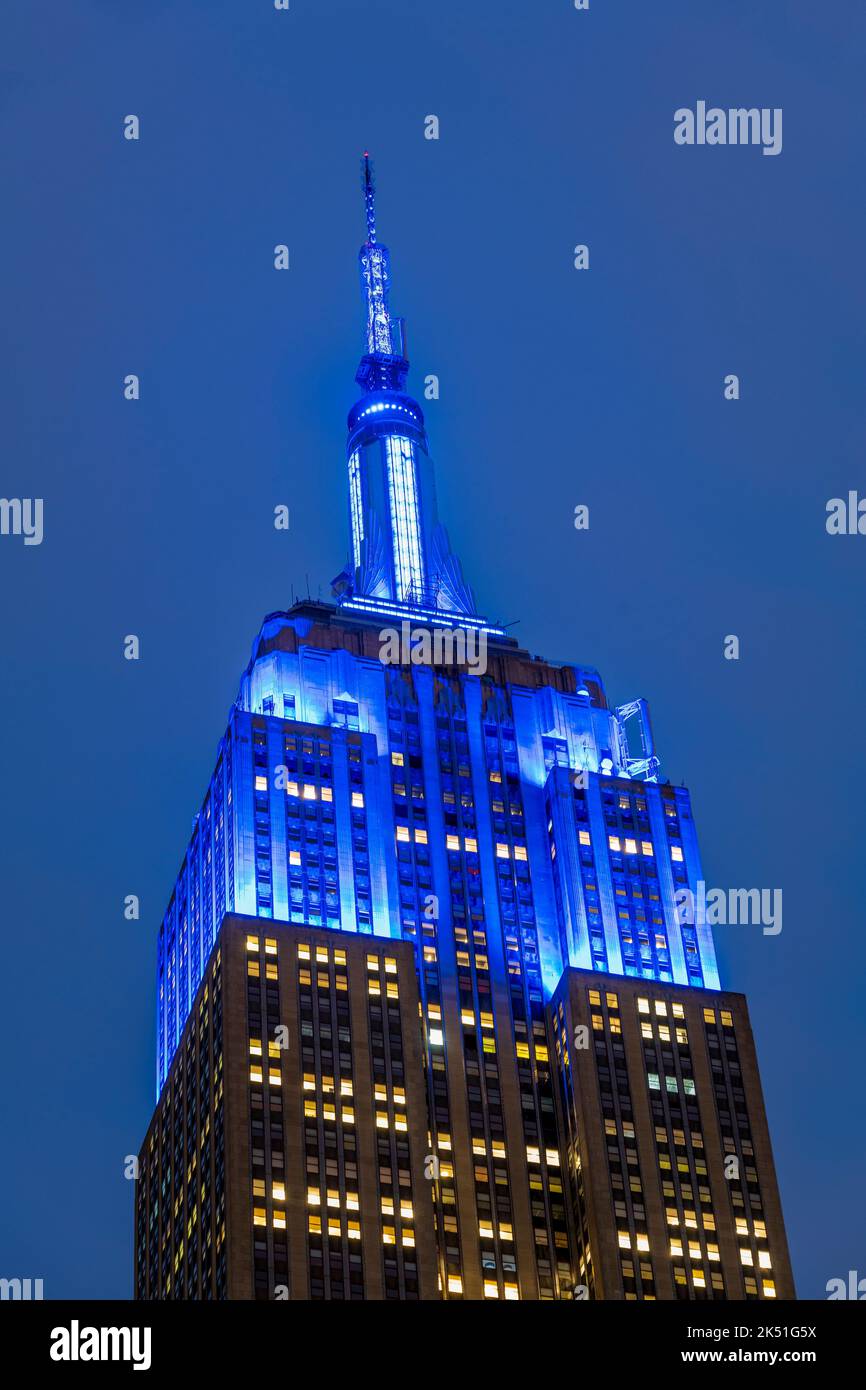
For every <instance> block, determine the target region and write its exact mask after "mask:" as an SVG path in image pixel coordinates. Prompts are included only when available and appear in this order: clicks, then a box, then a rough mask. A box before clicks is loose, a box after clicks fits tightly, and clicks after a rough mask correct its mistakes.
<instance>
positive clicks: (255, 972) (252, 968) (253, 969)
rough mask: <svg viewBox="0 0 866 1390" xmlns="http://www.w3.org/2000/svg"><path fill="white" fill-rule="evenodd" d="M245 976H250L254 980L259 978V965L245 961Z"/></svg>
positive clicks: (256, 962) (252, 961)
mask: <svg viewBox="0 0 866 1390" xmlns="http://www.w3.org/2000/svg"><path fill="white" fill-rule="evenodd" d="M247 974H248V975H250V976H251V977H252V978H253V979H254V980H257V979H258V978H259V975H260V974H261V971H260V970H259V963H258V961H257V960H248V961H247Z"/></svg>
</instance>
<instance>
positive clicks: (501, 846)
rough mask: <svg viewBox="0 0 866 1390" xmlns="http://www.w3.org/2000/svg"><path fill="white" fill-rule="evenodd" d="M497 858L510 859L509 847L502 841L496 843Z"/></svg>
mask: <svg viewBox="0 0 866 1390" xmlns="http://www.w3.org/2000/svg"><path fill="white" fill-rule="evenodd" d="M496 858H497V859H508V858H509V852H508V845H507V844H505V843H504V842H503V841H502V840H497V842H496Z"/></svg>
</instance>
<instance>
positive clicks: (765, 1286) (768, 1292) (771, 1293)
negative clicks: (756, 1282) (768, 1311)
mask: <svg viewBox="0 0 866 1390" xmlns="http://www.w3.org/2000/svg"><path fill="white" fill-rule="evenodd" d="M761 1289H762V1291H763V1294H764V1297H765V1298H775V1297H776V1285H775V1284H774V1283H773V1281H772V1279H764V1281H763V1282H762V1284H761Z"/></svg>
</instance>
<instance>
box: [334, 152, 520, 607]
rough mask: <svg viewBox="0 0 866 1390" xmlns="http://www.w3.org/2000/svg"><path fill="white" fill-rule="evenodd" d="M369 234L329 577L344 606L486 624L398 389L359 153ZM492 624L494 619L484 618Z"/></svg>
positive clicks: (399, 328)
mask: <svg viewBox="0 0 866 1390" xmlns="http://www.w3.org/2000/svg"><path fill="white" fill-rule="evenodd" d="M361 187H362V189H363V192H364V215H365V220H366V224H367V235H366V239H365V241H364V244H363V246H362V247H361V250H360V252H359V253H358V260H359V264H360V271H361V289H362V291H363V294H364V308H365V325H364V355H363V357H362V358H361V363H360V366H359V367H358V371H357V373H356V375H355V380H356V381H357V383H358V385H359V386H360V387H361V392H362V394H361V398H360V400H358V401H356V402H355V404H354V406H353V407H352V409H351V410H350V412H349V420H348V425H349V437H348V441H347V461H348V473H349V520H350V534H351V538H352V544H351V555H350V559H349V563H348V565H347V567H346V569H345V570H343V571H342V573H341V574H339V575H337V578H336V579H335V580H334V593H335V594H336V595H337V597H339V599H340V603H341V605H342V606H343V607H345V608H346V609H349V610H351V609H357V610H358V611H359V612H363V613H365V614H367V615H372V614H376V615H378V616H380V617H383V616H387V617H389V618H392V619H393V618H395V617H398V616H400V617H402V616H408V615H409V614H412V615H413V616H416V617H422V618H424V619H427V620H429V619H431V618H435V619H436V620H437V621H447V622H450V623H451V624H452V625H456V624H462V625H463V626H469V627H478V628H482V627H486V626H487V624H486V621H485V619H483V618H482V617H480V616H479V615H478V613H477V612H476V609H475V599H474V597H473V594H472V590H471V589H470V588H469V586H468V584H466V582H465V580H464V578H463V572H462V569H461V567H460V562H459V561H458V560H457V557H456V556H455V555H454V553H453V551H452V550H451V545H450V542H449V540H448V535H447V533H446V531H445V528H444V527H443V526H442V525H441V524H440V522H439V519H438V513H437V507H436V489H435V483H434V478H433V467H432V463H431V461H430V458H429V455H428V445H427V434H426V431H425V428H424V414H423V412H422V410H421V407H420V405H419V404H418V402H417V401H416V400H413V398H412V397H411V396H410V395H408V394H407V392H406V389H405V388H406V378H407V376H408V373H409V361H408V359H407V356H406V339H405V334H404V329H403V320H402V319H400V318H396V317H394V316H393V315H392V314H391V311H390V309H389V307H388V295H389V292H390V289H391V254H390V252H389V250H388V248H387V246H384V245H383V244H382V243H381V242H380V241H379V240H378V237H377V233H376V185H375V181H374V178H373V166H372V163H371V161H370V154H369V151H367V150H365V151H364V154H363V156H362V160H361ZM488 631H491V632H494V631H496V632H498V629H493V628H488Z"/></svg>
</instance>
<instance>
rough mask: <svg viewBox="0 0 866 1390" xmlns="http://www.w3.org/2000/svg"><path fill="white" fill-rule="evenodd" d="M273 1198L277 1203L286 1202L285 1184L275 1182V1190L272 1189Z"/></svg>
mask: <svg viewBox="0 0 866 1390" xmlns="http://www.w3.org/2000/svg"><path fill="white" fill-rule="evenodd" d="M271 1196H272V1197H273V1199H274V1201H275V1202H284V1201H285V1200H286V1185H285V1183H283V1182H275V1183H274V1185H273V1188H272V1189H271Z"/></svg>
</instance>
